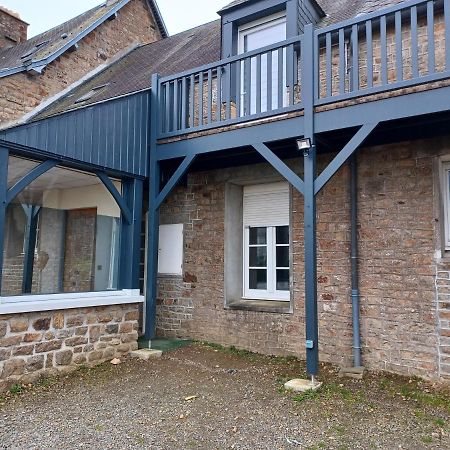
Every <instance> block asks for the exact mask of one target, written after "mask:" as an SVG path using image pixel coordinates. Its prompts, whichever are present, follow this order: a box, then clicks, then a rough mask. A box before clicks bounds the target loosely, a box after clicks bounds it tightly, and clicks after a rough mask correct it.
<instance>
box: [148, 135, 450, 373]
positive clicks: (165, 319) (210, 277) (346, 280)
mask: <svg viewBox="0 0 450 450" xmlns="http://www.w3.org/2000/svg"><path fill="white" fill-rule="evenodd" d="M449 152H450V141H449V140H445V139H439V140H438V139H436V140H433V141H417V142H405V143H401V144H392V145H389V146H382V147H377V148H371V149H363V150H361V151H360V153H359V157H358V160H359V168H358V171H359V186H358V201H359V218H358V220H359V238H360V243H359V247H360V261H359V268H360V277H361V279H360V287H361V296H362V298H361V316H362V317H361V333H362V345H363V362H364V365H365V366H366V367H368V368H370V369H373V370H387V371H392V372H397V373H401V374H406V375H418V376H422V377H426V378H434V379H436V378H438V377H441V378H449V379H450V370H449V365H448V362H449V360H448V358H447V357H446V356H445V355H446V354H447V355H448V354H450V351H448V349H449V348H450V341H449V339H450V336H449V334H450V333H449V331H448V311H449V310H450V306H449V304H450V300H449V301H447V296H448V297H449V298H450V281H449V278H450V276H448V274H446V275H445V277H447V278H445V277H443V276H440V278H445V280H444V281H442V280H441V281H439V280H438V281H439V283H441V284H442V283H444V284H445V289H444V290H443V288H441V290H440V291H438V292H439V299H440V303H439V305H440V308H439V309H438V308H437V302H436V299H437V297H436V295H437V291H436V271H437V267H438V263H437V260H436V259H435V252H436V250H437V249H438V248H439V245H438V244H437V242H440V241H439V228H440V224H439V214H438V213H437V212H436V198H437V197H438V196H437V195H434V189H435V183H436V179H437V174H436V173H434V172H433V161H434V160H435V159H436V156H438V155H439V154H446V153H449ZM324 162H325V161H324V160H323V159H322V160H321V164H322V165H323V164H324ZM291 166H292V168H293V169H294V170H296V171H297V172H298V173H301V168H300V162H299V161H296V162H294V163H291ZM273 175H274V172H273V171H272V169H270V168H269V167H267V166H265V165H258V166H251V167H248V166H243V167H238V168H233V169H222V170H216V171H209V172H202V173H193V174H190V175H189V177H188V184H187V187H186V188H178V189H177V190H176V191H175V193H174V194H173V195H172V196H171V197H170V198H169V199H168V200H167V202H166V203H165V205H164V206H163V208H162V211H161V212H162V223H167V221H169V220H171V217H170V213H171V211H176V212H178V214H177V215H175V217H174V218H173V220H172V222H173V223H176V222H178V221H183V222H184V223H185V256H184V270H185V276H184V279H181V278H178V284H177V282H176V279H175V278H173V279H171V280H166V279H163V278H161V279H160V282H159V294H158V297H159V304H158V325H157V326H158V333H159V334H160V335H164V336H179V337H187V336H189V337H192V338H196V339H201V340H208V341H213V342H217V343H220V344H224V345H235V346H237V347H240V348H246V349H249V350H253V351H258V352H262V353H267V354H278V355H289V354H292V355H297V356H300V357H304V354H305V351H304V256H303V250H304V249H303V199H302V197H301V196H300V195H298V194H296V193H293V199H292V217H293V220H292V230H293V263H294V273H293V281H294V284H293V291H294V300H293V307H294V313H293V314H273V313H264V312H255V311H241V310H238V311H235V310H228V309H225V308H224V241H223V236H224V205H225V183H226V182H227V181H229V180H234V179H235V178H237V179H248V180H249V182H253V183H254V182H264V180H265V177H266V176H267V177H268V176H272V177H273ZM348 178H349V173H348V169H347V168H346V167H344V168H343V169H341V170H340V171H339V173H338V174H337V176H336V177H335V178H334V179H333V180H332V181H331V182H330V183H329V184H328V185H327V186H326V188H325V190H324V191H323V192H322V193H321V194H320V195H319V197H318V225H317V226H318V260H319V261H318V290H319V292H318V295H319V320H320V339H319V340H320V351H321V353H320V355H321V360H322V361H330V362H333V363H337V364H342V365H347V364H351V362H352V328H351V324H352V322H351V317H352V316H351V297H350V260H349V226H350V224H349V188H348V182H349V180H348ZM444 259H445V258H444ZM446 270H450V266H449V269H446ZM439 283H438V284H439ZM437 312H439V315H438V314H437ZM439 320H440V322H439ZM439 343H440V346H439ZM439 355H440V356H439ZM446 358H447V359H446Z"/></svg>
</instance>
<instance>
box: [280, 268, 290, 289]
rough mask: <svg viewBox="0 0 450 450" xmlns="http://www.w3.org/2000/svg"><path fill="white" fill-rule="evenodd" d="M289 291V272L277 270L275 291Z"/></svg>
mask: <svg viewBox="0 0 450 450" xmlns="http://www.w3.org/2000/svg"><path fill="white" fill-rule="evenodd" d="M288 290H289V270H288V269H277V291H288Z"/></svg>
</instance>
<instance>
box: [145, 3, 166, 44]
mask: <svg viewBox="0 0 450 450" xmlns="http://www.w3.org/2000/svg"><path fill="white" fill-rule="evenodd" d="M147 4H148V5H149V7H150V10H151V11H152V13H153V15H154V16H155V19H156V22H157V25H158V28H159V31H160V33H161V36H162V37H163V39H164V38H167V37H169V36H170V34H169V30H168V29H167V26H166V23H165V22H164V18H163V16H162V14H161V10H160V9H159V6H158V2H157V0H147Z"/></svg>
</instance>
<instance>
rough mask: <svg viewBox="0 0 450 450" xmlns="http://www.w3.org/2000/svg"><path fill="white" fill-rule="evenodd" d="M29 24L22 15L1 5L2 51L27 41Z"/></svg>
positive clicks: (0, 44) (0, 36)
mask: <svg viewBox="0 0 450 450" xmlns="http://www.w3.org/2000/svg"><path fill="white" fill-rule="evenodd" d="M27 30H28V24H27V23H26V22H24V21H23V20H22V19H21V18H20V15H19V14H17V13H15V12H13V11H10V10H9V9H7V8H5V7H4V6H1V5H0V50H2V49H5V48H10V47H14V46H15V45H17V44H20V43H21V42H25V41H26V40H27Z"/></svg>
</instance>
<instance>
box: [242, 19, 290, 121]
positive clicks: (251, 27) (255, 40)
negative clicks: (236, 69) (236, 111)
mask: <svg viewBox="0 0 450 450" xmlns="http://www.w3.org/2000/svg"><path fill="white" fill-rule="evenodd" d="M284 40H286V16H285V14H284V13H283V14H275V15H273V16H269V17H266V18H264V19H261V20H258V21H256V22H252V23H250V24H246V25H243V26H241V27H240V28H239V42H238V43H239V53H245V52H250V51H252V50H257V49H258V48H262V47H265V46H267V45H272V44H276V43H277V42H281V41H284ZM268 58H271V60H272V80H271V81H272V89H271V92H268V89H267V59H268ZM283 61H284V64H283V66H284V67H283V80H279V79H278V78H279V76H278V51H275V52H270V53H268V54H264V55H262V56H261V112H265V111H267V110H268V102H267V97H268V95H271V98H272V106H271V110H275V109H278V108H281V107H282V106H284V105H285V104H286V100H285V99H284V98H281V99H279V98H278V92H279V90H278V87H279V83H280V82H281V83H283V92H285V91H286V89H285V86H286V51H285V50H283ZM256 70H257V65H256V58H252V60H251V82H250V111H246V109H245V104H246V96H247V95H248V93H247V92H245V81H246V79H245V73H244V72H245V69H244V63H242V67H241V74H242V76H241V115H248V114H255V113H256V112H257V111H256V91H257V82H256V79H257V75H256Z"/></svg>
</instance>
